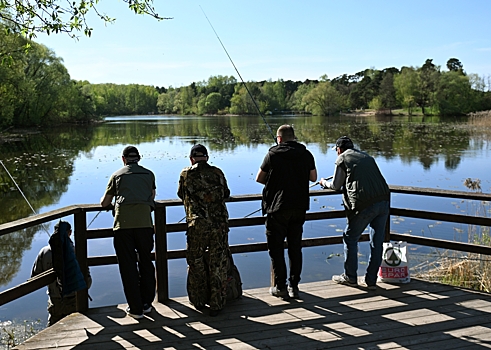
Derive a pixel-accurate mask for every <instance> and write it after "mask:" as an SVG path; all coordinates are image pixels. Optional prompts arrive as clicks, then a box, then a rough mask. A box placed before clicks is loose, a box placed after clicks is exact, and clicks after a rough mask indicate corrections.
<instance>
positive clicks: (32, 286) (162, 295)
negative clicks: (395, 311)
mask: <svg viewBox="0 0 491 350" xmlns="http://www.w3.org/2000/svg"><path fill="white" fill-rule="evenodd" d="M390 189H391V192H392V193H401V194H409V195H418V196H436V197H447V198H458V199H466V200H478V201H489V200H491V196H490V195H489V194H483V193H468V192H460V191H448V190H436V189H428V188H417V187H402V186H390ZM330 195H339V193H337V192H334V191H322V190H321V191H311V192H310V196H311V197H317V196H330ZM260 199H261V196H260V195H242V196H236V197H231V198H230V199H229V200H228V202H246V201H259V200H260ZM181 205H182V202H181V201H180V200H163V201H157V203H156V208H155V251H154V252H153V253H152V254H153V258H154V260H155V267H156V275H157V299H158V301H159V302H164V301H166V300H167V299H168V298H169V285H168V283H169V282H168V276H169V274H168V261H169V260H170V259H180V258H184V257H185V250H184V249H181V250H171V251H169V250H168V249H167V233H170V232H184V231H186V223H167V219H166V208H167V207H174V206H181ZM101 210H102V208H101V207H100V206H99V205H95V204H89V205H73V206H69V207H64V208H60V209H57V210H54V211H51V212H47V213H43V214H39V215H34V216H31V217H28V218H25V219H20V220H16V221H13V222H9V223H6V224H3V225H0V236H2V235H6V234H9V233H12V232H16V231H19V230H22V229H25V228H28V227H32V226H35V225H39V224H43V223H46V222H50V221H52V220H55V219H59V218H63V217H66V216H70V215H73V217H74V220H73V222H74V239H75V253H76V256H77V259H78V262H79V265H80V268H81V270H82V271H83V272H85V271H87V268H88V267H89V266H102V265H110V264H116V263H117V260H116V256H115V255H109V256H91V257H88V256H87V240H88V239H97V238H107V237H113V231H112V229H111V228H107V229H92V230H89V229H87V217H86V214H87V213H88V212H94V211H101ZM390 214H391V215H397V216H402V217H411V218H420V219H430V220H439V221H446V222H454V223H463V224H472V225H480V226H491V218H487V217H475V216H469V215H459V214H445V213H439V212H436V211H435V212H428V211H420V210H411V209H402V208H393V207H392V206H391V208H390ZM344 216H345V213H344V210H333V211H323V212H310V213H307V215H306V220H307V221H310V220H326V219H335V218H343V217H344ZM264 220H265V218H264V217H248V218H235V219H230V220H229V226H230V227H244V226H256V225H264ZM389 225H390V220H388V224H387V234H386V237H385V240H386V241H388V240H397V241H399V240H400V241H406V242H408V243H414V244H419V245H423V246H429V247H436V248H445V249H452V250H458V251H464V252H472V253H480V254H486V255H491V247H489V246H483V245H477V244H470V243H461V242H454V241H450V240H441V239H433V238H426V237H419V236H412V235H408V234H398V233H390V226H389ZM361 240H362V241H367V240H368V235H367V234H364V235H362V238H361ZM341 243H342V236H330V237H320V238H309V239H303V241H302V246H304V247H313V246H321V245H331V244H341ZM285 246H286V243H285ZM230 248H231V250H232V253H245V252H258V251H267V246H266V243H265V242H263V243H252V244H240V245H233V246H231V247H230ZM54 279H55V273H54V271H53V270H52V269H51V270H49V271H46V272H45V273H43V274H41V275H39V276H36V277H34V278H32V279H29V280H28V281H26V282H25V283H22V284H20V285H17V286H15V287H13V288H11V289H8V290H6V291H2V292H1V293H0V305H3V304H6V303H8V302H10V301H13V300H15V299H18V298H20V297H22V296H24V295H26V294H29V293H31V292H33V291H35V290H37V289H39V288H42V287H44V286H46V285H48V284H49V283H51V282H52V281H54ZM87 309H88V295H87V291H86V290H85V291H82V292H78V293H77V310H78V311H80V312H85V311H86V310H87Z"/></svg>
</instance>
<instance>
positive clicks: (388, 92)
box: [379, 72, 397, 114]
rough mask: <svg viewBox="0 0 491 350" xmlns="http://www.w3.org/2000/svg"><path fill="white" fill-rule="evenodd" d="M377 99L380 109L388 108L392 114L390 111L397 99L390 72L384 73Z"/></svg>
mask: <svg viewBox="0 0 491 350" xmlns="http://www.w3.org/2000/svg"><path fill="white" fill-rule="evenodd" d="M379 97H380V102H381V104H382V108H388V109H389V111H390V113H391V114H392V109H393V108H395V106H396V101H397V99H396V89H395V87H394V76H393V75H392V73H391V72H388V73H386V74H385V76H384V77H383V79H382V81H381V82H380V89H379Z"/></svg>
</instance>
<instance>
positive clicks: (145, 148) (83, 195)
mask: <svg viewBox="0 0 491 350" xmlns="http://www.w3.org/2000/svg"><path fill="white" fill-rule="evenodd" d="M267 121H268V123H269V124H270V125H271V127H272V129H273V132H275V131H276V129H277V127H278V126H279V125H281V124H285V123H286V124H293V125H294V128H295V131H296V136H297V138H298V140H299V142H301V143H304V144H305V145H306V146H307V148H308V149H309V150H310V151H311V152H312V154H313V155H314V157H315V160H316V166H317V170H318V174H319V177H328V176H330V175H332V173H333V169H334V161H335V159H336V152H335V151H333V150H331V147H332V146H333V145H334V143H335V141H336V139H337V138H338V137H340V136H343V135H348V136H349V137H351V138H352V140H353V141H354V143H355V147H356V148H359V149H361V150H363V151H366V152H368V153H369V154H371V155H372V156H374V157H375V158H376V160H377V163H378V165H379V167H380V169H381V171H382V173H383V174H384V176H385V177H386V180H387V182H388V183H389V184H390V185H400V186H415V187H428V188H439V189H449V190H458V191H466V190H468V189H467V188H466V187H465V186H464V185H463V183H464V181H465V179H467V178H471V179H472V180H476V179H479V180H480V186H481V188H482V191H483V192H486V193H489V192H490V187H491V186H490V181H491V179H490V175H489V174H490V166H489V155H490V154H489V153H490V150H491V146H490V142H489V141H490V138H491V137H490V135H491V128H489V127H475V126H473V124H471V123H470V122H469V121H468V120H467V118H450V119H441V118H437V117H431V118H428V117H426V118H424V119H423V118H422V117H418V118H416V117H413V118H410V117H402V116H401V117H374V116H371V117H357V116H342V117H329V118H328V117H315V116H314V117H312V116H301V117H298V116H268V117H267ZM195 143H202V144H204V145H205V146H207V148H208V150H209V153H210V163H211V164H213V165H215V166H218V167H219V168H221V169H222V170H223V171H224V173H225V176H226V178H227V181H228V184H229V187H230V189H231V192H232V196H234V195H240V194H250V193H254V194H257V193H260V192H261V190H262V185H260V184H258V183H256V182H255V176H256V173H257V171H258V168H259V166H260V164H261V162H262V160H263V157H264V155H265V154H266V152H267V150H268V149H269V148H270V147H271V146H272V145H274V141H273V137H272V136H271V134H270V133H269V131H268V129H267V127H266V126H265V124H264V122H263V120H262V119H261V118H260V117H255V116H251V117H219V116H217V117H196V116H131V117H108V118H106V119H105V122H104V123H101V124H97V125H90V126H63V127H58V128H51V129H49V130H43V132H41V133H31V134H26V135H25V138H23V139H19V140H17V141H12V142H6V143H2V144H0V160H2V162H3V163H4V164H5V166H6V167H7V169H8V170H9V172H10V173H11V174H12V176H13V177H14V178H15V181H16V182H17V184H18V185H19V187H20V188H21V190H22V192H23V193H24V195H25V197H26V198H27V199H28V200H29V202H30V204H31V205H32V206H33V207H34V209H35V210H36V211H37V212H38V213H43V212H47V211H51V210H54V209H57V208H61V207H65V206H69V205H72V204H77V203H98V202H99V200H100V198H101V196H102V195H103V193H104V190H105V187H106V185H107V181H108V179H109V176H110V175H111V174H112V173H113V172H114V171H116V170H117V169H119V168H120V167H121V166H122V161H121V153H122V150H123V148H124V147H125V146H126V145H130V144H131V145H135V146H137V147H138V149H139V150H140V154H141V155H142V160H141V162H140V164H141V165H143V166H145V167H148V168H149V169H151V170H153V171H154V173H155V175H156V181H157V197H156V199H157V200H163V199H174V198H177V195H176V191H177V184H178V179H179V173H180V171H181V169H182V168H184V167H186V166H188V165H189V159H188V156H189V150H190V148H191V146H192V145H193V144H195ZM314 189H319V187H314ZM0 190H1V193H2V200H1V202H0V213H1V214H0V223H5V222H9V221H13V220H16V219H19V218H23V217H27V216H29V215H32V211H31V209H30V207H29V205H28V204H27V202H26V201H25V199H24V198H23V196H22V194H21V193H20V191H19V190H18V189H17V188H16V186H15V184H14V183H13V181H12V180H11V179H10V177H9V176H8V174H7V172H6V171H5V170H4V169H3V168H0ZM392 205H393V206H395V207H402V208H405V207H407V208H415V209H420V210H436V211H442V212H449V213H462V212H465V213H475V212H477V211H479V213H480V212H481V211H482V212H483V214H482V215H489V213H490V211H489V206H488V203H487V202H483V203H471V202H469V203H468V202H467V201H464V202H461V201H457V200H450V199H438V198H425V199H424V200H421V199H414V198H411V197H410V196H405V195H397V194H394V195H393V196H392ZM259 207H260V203H259V202H245V203H230V204H228V209H229V214H230V217H231V218H236V217H244V216H246V215H247V214H249V213H251V212H253V211H255V210H257V209H258V208H259ZM341 208H342V206H341V197H340V196H328V197H316V198H312V199H311V211H323V210H334V209H336V210H339V209H341ZM95 215H96V213H90V214H89V215H88V223H90V222H91V221H92V219H94V218H95ZM255 215H260V214H255ZM479 215H481V214H479ZM183 217H184V210H183V208H171V209H168V212H167V220H168V221H169V222H177V221H179V220H181V219H182V218H183ZM67 219H68V221H70V222H71V220H72V217H68V218H67ZM391 220H392V221H391V227H392V230H394V231H396V232H399V233H410V234H415V235H424V236H428V237H435V238H438V237H445V238H447V239H457V240H464V241H467V240H468V236H469V235H471V234H472V235H473V234H474V233H473V232H470V230H469V228H468V227H466V226H464V225H457V224H444V223H441V222H428V221H423V220H416V219H404V218H397V217H392V218H391ZM54 224H55V222H52V223H50V224H49V225H48V224H47V225H44V227H43V228H41V227H37V228H34V229H30V230H24V231H20V232H16V233H14V234H10V235H6V236H3V237H0V271H1V273H0V290H6V289H8V288H10V287H12V286H15V285H17V284H19V283H22V282H24V281H25V280H26V279H28V278H29V276H30V270H31V267H32V263H33V261H34V259H35V257H36V255H37V253H38V252H39V250H40V249H41V247H43V246H44V245H46V244H47V242H48V234H47V232H46V231H48V232H50V233H51V232H52V231H53V226H54ZM72 224H73V222H72ZM111 226H112V216H111V214H110V213H107V212H102V213H101V214H100V215H99V216H97V218H95V219H94V221H93V222H92V223H91V224H90V228H105V227H111ZM344 226H345V220H344V219H337V220H329V222H327V221H312V222H307V223H306V224H305V227H304V229H305V232H304V237H319V236H325V235H340V234H341V233H342V230H343V228H344ZM229 241H230V244H239V243H250V242H264V241H265V235H264V227H263V226H258V227H246V228H234V229H232V230H231V231H230V234H229ZM168 245H169V249H183V248H185V236H184V234H183V233H172V234H169V237H168ZM428 250H429V249H421V248H420V247H412V248H411V249H410V259H411V260H412V261H415V260H417V259H418V257H419V256H427V255H428V254H431V253H432V252H431V251H428ZM88 252H89V255H90V256H97V255H110V254H111V255H112V254H114V249H113V247H112V240H111V239H99V240H93V241H90V242H89V246H88ZM234 259H235V263H236V265H237V266H238V268H239V270H240V272H241V275H242V280H243V283H244V286H243V287H244V288H246V289H247V288H254V287H267V286H269V281H270V267H269V264H270V263H269V257H268V255H267V253H266V252H261V253H247V254H237V255H235V256H234ZM367 259H368V244H367V243H362V244H360V269H359V271H358V273H359V274H360V275H361V274H363V273H364V271H363V269H364V267H365V266H366V261H367ZM413 259H414V260H413ZM342 260H343V257H342V246H341V245H335V246H328V247H312V248H305V249H304V270H303V274H302V281H303V282H309V281H318V280H324V279H330V278H331V276H332V274H335V273H340V272H342ZM169 266H170V277H169V278H170V286H169V287H170V295H171V297H175V296H182V295H185V294H186V289H185V278H186V263H185V261H184V259H181V260H177V261H176V260H174V261H171V262H170V263H169ZM91 274H92V278H93V285H92V288H91V289H90V290H89V294H90V296H91V297H92V299H93V300H92V301H91V302H90V303H89V307H97V306H104V305H113V304H115V303H124V302H125V299H124V295H123V292H122V286H121V281H120V277H119V272H118V269H117V266H116V265H114V266H102V267H94V268H91ZM300 289H301V285H300ZM46 302H47V296H46V293H45V288H43V289H41V290H38V291H37V292H34V293H32V294H30V295H28V296H26V297H24V298H21V299H19V300H17V301H15V302H12V303H9V304H7V305H3V306H1V307H0V324H1V323H2V322H5V321H7V320H36V319H41V320H42V323H43V324H44V323H45V320H46V319H47V311H46Z"/></svg>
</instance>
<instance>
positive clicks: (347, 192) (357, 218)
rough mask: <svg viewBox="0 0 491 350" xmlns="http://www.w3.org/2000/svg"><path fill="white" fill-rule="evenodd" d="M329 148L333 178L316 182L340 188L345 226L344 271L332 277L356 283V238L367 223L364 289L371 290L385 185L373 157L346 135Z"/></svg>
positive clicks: (387, 197) (382, 222)
mask: <svg viewBox="0 0 491 350" xmlns="http://www.w3.org/2000/svg"><path fill="white" fill-rule="evenodd" d="M333 149H335V150H336V152H337V154H338V157H337V159H336V162H335V164H336V166H335V169H334V176H333V179H332V181H330V182H328V181H326V180H325V179H321V180H320V184H321V186H323V187H324V188H326V189H333V190H336V191H340V190H342V191H343V204H344V207H345V210H346V218H347V226H346V229H345V231H344V233H343V242H344V273H343V274H341V275H334V276H333V277H332V280H333V281H334V282H336V283H340V284H346V285H350V286H356V285H357V284H358V278H357V269H358V240H359V239H360V236H361V234H362V233H363V231H364V230H365V228H366V227H367V226H368V225H370V227H371V230H370V259H369V262H368V267H367V271H366V274H365V283H366V284H367V287H368V289H370V290H375V289H376V282H377V272H378V269H379V267H380V263H381V262H382V250H383V241H384V237H385V225H386V222H387V218H388V216H389V201H390V191H389V186H388V185H387V183H386V182H385V179H384V177H383V176H382V173H381V172H380V170H379V168H378V166H377V164H376V163H375V159H373V158H372V157H371V156H369V155H368V154H366V153H365V152H361V151H359V150H357V149H355V148H354V146H353V142H352V141H351V139H350V138H349V137H347V136H343V137H340V138H339V139H338V140H337V141H336V145H335V146H334V147H333Z"/></svg>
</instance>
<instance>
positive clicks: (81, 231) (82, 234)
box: [73, 209, 89, 313]
mask: <svg viewBox="0 0 491 350" xmlns="http://www.w3.org/2000/svg"><path fill="white" fill-rule="evenodd" d="M73 221H74V226H75V234H74V236H75V255H76V257H77V261H78V265H79V266H80V271H82V274H83V275H84V279H85V281H86V282H87V281H88V279H87V272H88V263H87V217H86V212H85V210H83V209H81V210H80V211H79V212H77V213H75V214H74V215H73ZM88 309H89V292H88V289H84V290H81V291H79V292H77V311H78V312H82V313H84V312H87V310H88Z"/></svg>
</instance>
